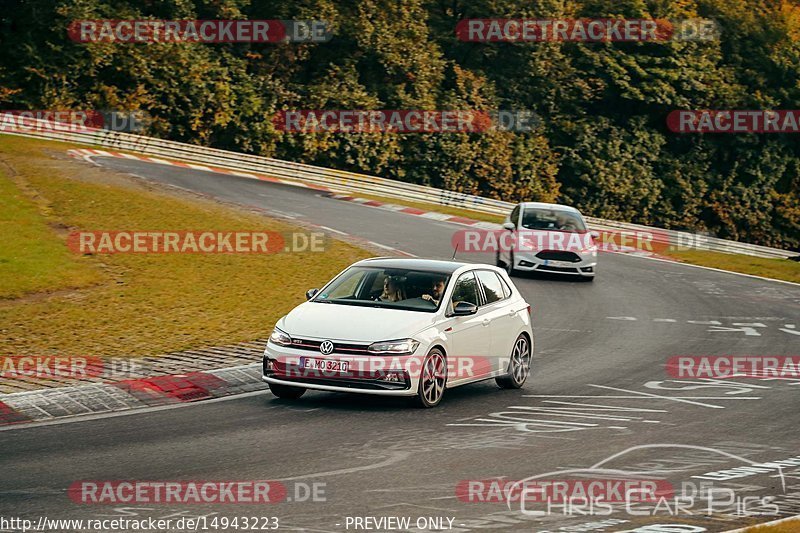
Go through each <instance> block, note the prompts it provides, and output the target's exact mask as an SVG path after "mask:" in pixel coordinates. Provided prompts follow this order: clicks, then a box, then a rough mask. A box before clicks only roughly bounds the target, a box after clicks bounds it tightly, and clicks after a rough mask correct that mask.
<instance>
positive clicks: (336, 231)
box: [318, 226, 347, 235]
mask: <svg viewBox="0 0 800 533" xmlns="http://www.w3.org/2000/svg"><path fill="white" fill-rule="evenodd" d="M318 227H320V228H322V229H326V230H328V231H332V232H334V233H338V234H339V235H347V233H345V232H343V231H339V230H338V229H333V228H329V227H328V226H318Z"/></svg>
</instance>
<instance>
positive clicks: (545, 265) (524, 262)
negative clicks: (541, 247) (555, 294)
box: [514, 252, 597, 278]
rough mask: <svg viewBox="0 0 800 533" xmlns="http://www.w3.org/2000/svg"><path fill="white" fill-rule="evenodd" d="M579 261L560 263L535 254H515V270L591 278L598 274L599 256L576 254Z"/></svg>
mask: <svg viewBox="0 0 800 533" xmlns="http://www.w3.org/2000/svg"><path fill="white" fill-rule="evenodd" d="M574 255H576V256H577V259H578V260H577V261H558V260H552V259H543V258H541V257H539V256H538V255H537V254H534V253H525V252H520V253H515V254H514V263H515V265H514V268H515V269H516V270H520V271H523V272H545V273H548V274H565V275H567V276H580V277H586V278H590V277H593V276H594V275H595V274H596V273H597V256H596V255H594V256H593V255H591V254H590V253H586V254H574Z"/></svg>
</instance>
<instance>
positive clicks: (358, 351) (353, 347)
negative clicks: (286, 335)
mask: <svg viewBox="0 0 800 533" xmlns="http://www.w3.org/2000/svg"><path fill="white" fill-rule="evenodd" d="M322 342H323V341H315V340H310V339H295V338H292V348H295V349H297V350H308V351H314V352H319V345H320V344H322ZM331 342H333V341H331ZM367 346H369V345H368V344H348V343H344V342H334V343H333V352H331V354H335V353H344V354H351V355H363V354H365V353H369V352H368V351H367Z"/></svg>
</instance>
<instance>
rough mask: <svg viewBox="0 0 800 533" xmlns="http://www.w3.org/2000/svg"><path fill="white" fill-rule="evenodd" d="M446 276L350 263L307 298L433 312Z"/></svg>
mask: <svg viewBox="0 0 800 533" xmlns="http://www.w3.org/2000/svg"><path fill="white" fill-rule="evenodd" d="M449 280H450V275H449V274H448V273H446V272H435V271H428V270H413V269H404V268H383V267H367V266H353V267H350V268H348V269H347V270H345V271H344V272H343V273H342V274H340V275H339V276H338V277H337V278H336V279H334V280H333V281H332V282H330V283H329V284H328V285H327V286H326V287H325V288H323V289H322V290H321V291H319V292H318V293H317V295H316V296H314V298H312V299H311V301H312V302H317V303H329V304H331V303H332V304H340V305H355V306H360V307H378V308H386V309H402V310H406V311H422V312H429V313H433V312H435V311H436V310H437V309H439V305H440V303H441V299H442V295H443V294H444V291H445V287H447V283H448V281H449Z"/></svg>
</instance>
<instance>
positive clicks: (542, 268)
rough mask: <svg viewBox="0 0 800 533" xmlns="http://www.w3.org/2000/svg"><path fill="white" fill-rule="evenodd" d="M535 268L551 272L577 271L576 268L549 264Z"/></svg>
mask: <svg viewBox="0 0 800 533" xmlns="http://www.w3.org/2000/svg"><path fill="white" fill-rule="evenodd" d="M536 270H549V271H551V272H577V271H578V269H577V268H570V267H554V266H549V265H540V266H539V268H537V269H536Z"/></svg>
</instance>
